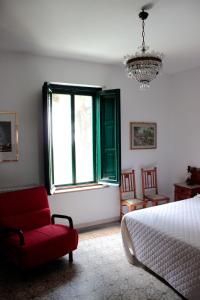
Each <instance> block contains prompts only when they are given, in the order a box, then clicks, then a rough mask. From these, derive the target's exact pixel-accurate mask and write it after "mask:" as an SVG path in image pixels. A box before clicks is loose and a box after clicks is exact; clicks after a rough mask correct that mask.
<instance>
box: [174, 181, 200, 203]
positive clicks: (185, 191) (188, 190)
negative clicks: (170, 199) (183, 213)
mask: <svg viewBox="0 0 200 300" xmlns="http://www.w3.org/2000/svg"><path fill="white" fill-rule="evenodd" d="M174 187H175V190H174V200H175V201H176V200H183V199H188V198H192V197H194V196H195V195H196V194H198V193H200V186H198V187H197V185H196V186H187V185H185V186H183V185H178V184H175V185H174Z"/></svg>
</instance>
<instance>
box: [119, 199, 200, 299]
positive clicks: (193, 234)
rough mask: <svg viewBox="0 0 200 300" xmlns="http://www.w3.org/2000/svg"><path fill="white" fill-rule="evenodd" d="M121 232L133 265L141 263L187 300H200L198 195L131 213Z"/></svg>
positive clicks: (199, 202) (125, 220) (124, 218)
mask: <svg viewBox="0 0 200 300" xmlns="http://www.w3.org/2000/svg"><path fill="white" fill-rule="evenodd" d="M121 229H122V239H123V244H124V249H125V253H126V255H127V258H128V260H129V262H130V263H135V261H136V260H138V261H139V262H141V263H142V264H143V265H145V266H146V267H148V268H149V269H151V270H152V271H153V272H155V273H156V274H158V275H159V276H160V277H162V278H163V279H165V280H166V281H167V282H168V283H169V284H170V285H171V286H172V287H173V288H175V289H176V290H177V291H178V292H179V293H181V294H182V295H183V296H184V297H186V298H187V299H190V300H196V299H200V197H199V196H196V197H194V198H191V199H186V200H182V201H177V202H172V203H168V204H163V205H160V206H156V207H149V208H146V209H142V210H137V211H134V212H130V213H128V214H126V215H125V216H124V217H123V219H122V225H121Z"/></svg>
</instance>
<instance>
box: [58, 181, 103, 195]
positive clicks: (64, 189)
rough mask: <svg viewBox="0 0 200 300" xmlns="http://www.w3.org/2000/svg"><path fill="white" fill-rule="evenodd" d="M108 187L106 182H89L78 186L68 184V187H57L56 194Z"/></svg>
mask: <svg viewBox="0 0 200 300" xmlns="http://www.w3.org/2000/svg"><path fill="white" fill-rule="evenodd" d="M106 187H108V185H105V184H98V183H95V184H88V185H77V186H68V187H62V188H61V187H57V188H56V189H55V192H54V194H61V193H71V192H80V191H88V190H97V189H104V188H106Z"/></svg>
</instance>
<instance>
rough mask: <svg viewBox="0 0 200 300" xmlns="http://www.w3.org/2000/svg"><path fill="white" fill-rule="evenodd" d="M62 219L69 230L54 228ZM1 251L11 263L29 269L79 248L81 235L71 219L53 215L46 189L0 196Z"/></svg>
mask: <svg viewBox="0 0 200 300" xmlns="http://www.w3.org/2000/svg"><path fill="white" fill-rule="evenodd" d="M57 218H62V219H66V221H67V222H69V226H65V225H61V224H55V219H57ZM0 239H1V241H0V248H1V249H0V250H1V252H2V253H3V255H5V256H6V257H7V258H8V259H9V260H10V261H11V262H12V263H14V264H15V265H17V266H18V267H20V268H21V269H28V268H32V267H35V266H38V265H40V264H43V263H45V262H48V261H51V260H53V259H56V258H58V257H61V256H64V255H65V254H67V253H69V261H70V262H72V261H73V255H72V251H73V250H75V249H76V248H77V245H78V234H77V231H76V229H74V228H73V221H72V219H71V217H69V216H63V215H52V217H51V215H50V209H49V204H48V197H47V193H46V190H45V188H44V187H36V188H31V189H24V190H20V191H15V192H7V193H2V194H0Z"/></svg>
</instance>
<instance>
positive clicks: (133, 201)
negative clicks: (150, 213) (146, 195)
mask: <svg viewBox="0 0 200 300" xmlns="http://www.w3.org/2000/svg"><path fill="white" fill-rule="evenodd" d="M143 203H144V201H143V200H140V199H136V198H134V199H126V200H122V205H126V206H129V205H139V204H141V205H142V204H143Z"/></svg>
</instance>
